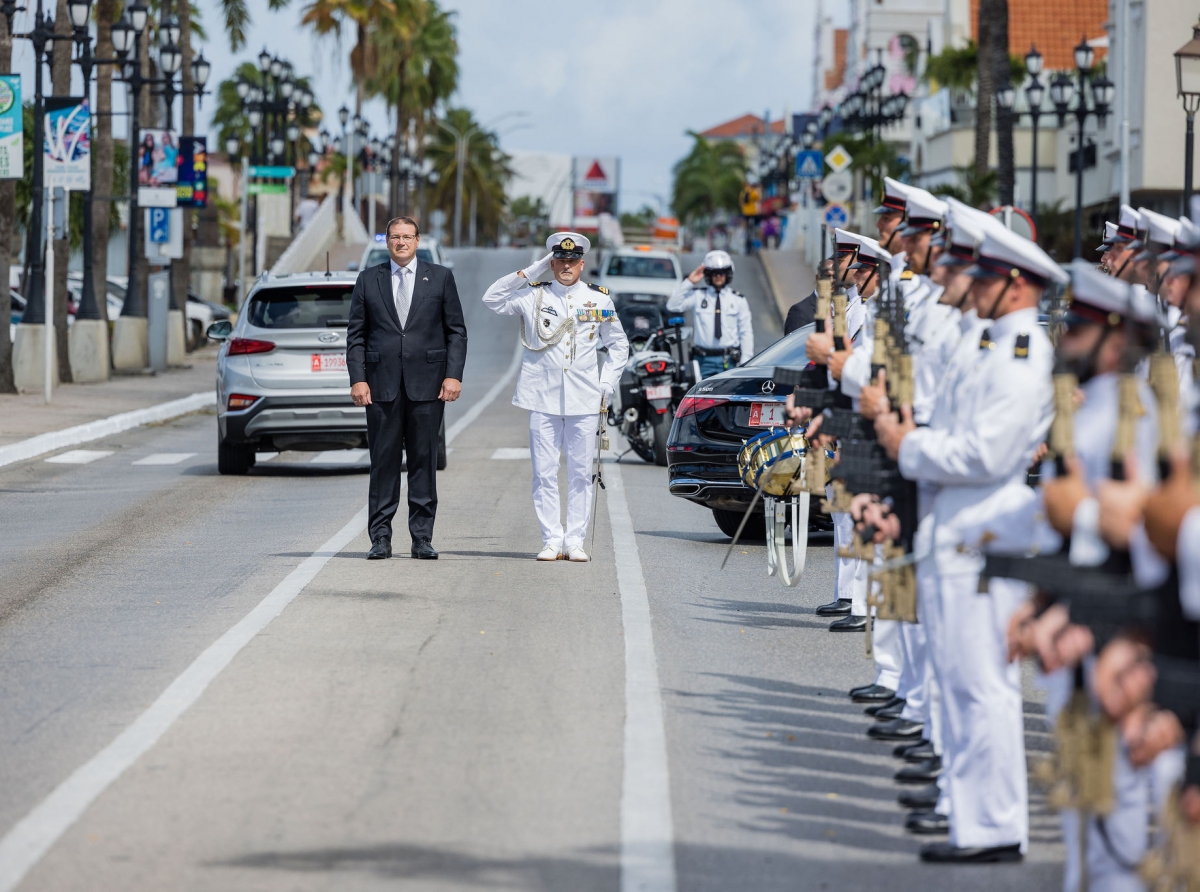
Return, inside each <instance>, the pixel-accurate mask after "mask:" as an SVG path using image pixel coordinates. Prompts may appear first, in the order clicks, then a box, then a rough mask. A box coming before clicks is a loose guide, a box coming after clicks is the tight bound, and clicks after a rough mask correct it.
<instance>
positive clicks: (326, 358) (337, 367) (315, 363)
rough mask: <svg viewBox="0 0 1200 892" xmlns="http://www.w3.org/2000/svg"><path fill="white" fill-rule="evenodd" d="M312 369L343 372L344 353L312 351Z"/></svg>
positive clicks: (344, 369) (344, 363)
mask: <svg viewBox="0 0 1200 892" xmlns="http://www.w3.org/2000/svg"><path fill="white" fill-rule="evenodd" d="M312 370H313V371H314V372H344V371H346V354H345V353H314V354H313V355H312Z"/></svg>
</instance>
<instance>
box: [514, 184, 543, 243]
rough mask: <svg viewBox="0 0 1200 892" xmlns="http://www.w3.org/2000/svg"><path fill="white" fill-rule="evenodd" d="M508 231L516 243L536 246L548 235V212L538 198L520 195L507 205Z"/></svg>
mask: <svg viewBox="0 0 1200 892" xmlns="http://www.w3.org/2000/svg"><path fill="white" fill-rule="evenodd" d="M508 221H509V231H510V233H511V235H512V237H513V238H514V239H516V240H517V241H518V242H523V241H527V242H529V243H531V244H537V243H539V242H542V241H544V240H545V238H546V236H548V235H549V234H550V211H549V209H548V208H547V207H546V205H545V202H543V201H542V200H541V199H540V198H531V197H530V196H528V195H520V196H517V197H516V198H514V199H513V200H512V201H511V202H509V205H508Z"/></svg>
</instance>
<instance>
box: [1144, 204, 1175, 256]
mask: <svg viewBox="0 0 1200 892" xmlns="http://www.w3.org/2000/svg"><path fill="white" fill-rule="evenodd" d="M1138 214H1140V215H1141V218H1142V226H1143V228H1144V231H1145V235H1144V236H1143V242H1144V245H1143V250H1142V251H1141V253H1139V254H1138V255H1137V256H1136V257H1135V258H1134V260H1149V259H1150V258H1151V257H1156V256H1158V255H1159V254H1162V253H1164V252H1166V251H1169V250H1171V247H1172V246H1173V245H1174V244H1175V237H1176V236H1177V235H1179V230H1180V228H1181V227H1182V224H1180V222H1179V221H1178V220H1176V219H1175V218H1174V217H1168V216H1167V215H1166V214H1159V213H1157V212H1155V211H1152V210H1149V209H1147V208H1138Z"/></svg>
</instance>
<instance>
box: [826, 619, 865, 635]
mask: <svg viewBox="0 0 1200 892" xmlns="http://www.w3.org/2000/svg"><path fill="white" fill-rule="evenodd" d="M866 627H867V618H866V617H865V616H843V617H842V618H841V619H839V620H834V621H833V622H831V623H830V624H829V631H831V632H861V631H863V630H864V629H865V628H866Z"/></svg>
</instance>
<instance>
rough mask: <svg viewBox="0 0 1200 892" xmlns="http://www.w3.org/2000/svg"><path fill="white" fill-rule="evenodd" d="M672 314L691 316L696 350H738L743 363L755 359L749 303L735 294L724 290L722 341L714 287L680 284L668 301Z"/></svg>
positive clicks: (722, 290) (685, 281)
mask: <svg viewBox="0 0 1200 892" xmlns="http://www.w3.org/2000/svg"><path fill="white" fill-rule="evenodd" d="M667 309H668V310H669V311H671V312H672V313H682V312H684V311H687V310H691V312H692V339H693V342H694V343H695V345H696V346H697V347H701V348H703V349H705V350H719V349H724V348H728V347H738V348H740V350H741V353H742V358H741V361H742V362H745V361H746V360H747V359H749V358H750V357H751V356H753V355H754V328H753V326H752V324H751V319H750V303H749V301H747V300H746V298H744V297H742V296H741V295H740V294H738V293H737V292H736V291H734V290H732V289H730V288H728V287H725V288H722V289H721V337H720V338H717V337H716V336H715V335H714V330H715V325H716V316H717V292H716V289H714V288H713V287H712V286H711V285H708V284H703V285H697V284H695V283H693V282H691V281H690V280H688V279H684V280H683V281H682V282H680V283H679V287H678V288H676V289H675V293H674V294H672V295H671V297H670V298H669V299H668V300H667Z"/></svg>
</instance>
